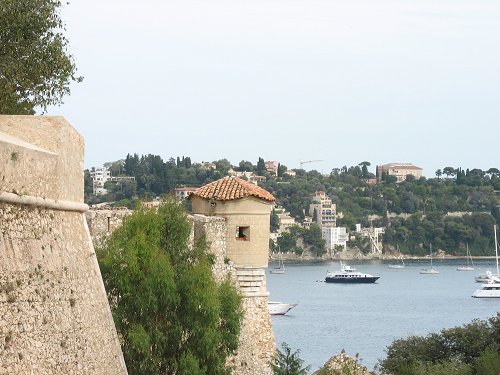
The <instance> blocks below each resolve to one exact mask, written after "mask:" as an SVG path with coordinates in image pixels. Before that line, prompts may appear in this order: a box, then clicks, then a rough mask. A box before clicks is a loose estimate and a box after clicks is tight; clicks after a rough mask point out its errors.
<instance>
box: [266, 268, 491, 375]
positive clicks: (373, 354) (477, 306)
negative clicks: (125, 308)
mask: <svg viewBox="0 0 500 375" xmlns="http://www.w3.org/2000/svg"><path fill="white" fill-rule="evenodd" d="M390 263H395V262H389V261H357V262H355V261H351V262H348V264H349V265H350V266H352V267H355V268H357V269H358V271H361V272H364V273H370V274H372V275H378V276H380V279H379V280H378V281H377V282H376V283H375V284H353V285H348V284H327V283H324V282H322V281H323V280H324V277H325V274H326V272H327V270H337V269H339V268H340V265H339V262H333V261H332V262H327V263H317V264H316V263H315V264H312V263H308V264H285V267H286V273H285V274H281V275H280V274H269V273H268V274H267V286H268V289H269V292H270V296H269V300H271V301H282V302H289V303H291V302H294V303H298V305H297V306H296V307H295V308H293V309H292V310H291V311H290V312H289V313H288V314H287V315H284V316H273V317H272V320H273V330H274V335H275V338H276V344H277V345H278V348H280V349H281V343H282V342H286V343H287V344H288V345H289V346H290V347H291V348H292V350H296V349H299V350H300V354H299V356H300V358H301V359H302V360H304V365H311V371H314V370H317V369H318V368H320V367H321V366H322V365H323V364H324V363H325V362H326V361H327V360H328V359H329V358H330V357H331V356H333V355H335V354H338V353H340V352H341V350H342V349H345V351H346V353H347V354H349V355H352V356H354V355H355V354H356V353H359V356H360V359H361V362H362V364H363V365H365V366H367V367H368V368H369V369H374V367H375V365H376V364H377V362H378V359H380V358H383V357H384V356H385V349H386V347H387V346H388V345H389V344H390V343H391V342H392V341H393V340H394V339H396V338H403V337H407V336H409V335H426V334H428V333H430V332H439V331H440V330H441V329H443V328H451V327H455V326H461V325H463V324H465V323H469V322H470V321H471V320H473V319H475V318H479V319H487V318H490V317H492V316H495V315H496V313H497V312H498V311H500V299H482V298H479V299H478V298H472V297H471V295H472V293H473V292H474V291H475V290H476V289H478V288H479V287H480V284H478V283H476V282H474V276H475V275H477V274H479V273H484V271H485V270H486V269H490V270H492V271H496V266H495V263H494V260H480V261H475V262H474V264H475V265H476V270H475V271H467V272H466V271H456V267H457V266H459V265H463V263H464V262H463V261H461V260H434V261H433V265H434V266H435V267H436V268H438V269H439V271H440V274H438V275H422V274H420V273H419V271H420V269H422V268H425V267H428V266H429V263H428V261H424V260H414V261H408V262H405V264H406V268H404V269H390V268H388V267H387V266H388V264H390ZM273 266H274V264H270V267H273Z"/></svg>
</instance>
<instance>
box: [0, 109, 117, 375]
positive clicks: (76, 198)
mask: <svg viewBox="0 0 500 375" xmlns="http://www.w3.org/2000/svg"><path fill="white" fill-rule="evenodd" d="M0 165H1V166H2V169H1V170H0V374H126V373H127V371H126V368H125V364H124V361H123V356H122V353H121V349H120V345H119V341H118V338H117V335H116V331H115V327H114V324H113V320H112V317H111V312H110V309H109V305H108V301H107V298H106V293H105V290H104V285H103V283H102V279H101V275H100V271H99V267H98V264H97V260H96V257H95V253H94V248H93V245H92V241H91V238H90V234H89V232H88V228H87V224H86V221H85V217H84V214H83V210H84V209H85V205H84V204H83V170H82V166H83V139H82V137H81V136H80V135H79V134H78V133H77V132H76V131H75V130H74V129H73V128H72V127H71V126H70V125H69V124H68V123H67V122H66V121H65V120H64V119H63V118H61V117H40V116H0ZM16 202H17V203H16Z"/></svg>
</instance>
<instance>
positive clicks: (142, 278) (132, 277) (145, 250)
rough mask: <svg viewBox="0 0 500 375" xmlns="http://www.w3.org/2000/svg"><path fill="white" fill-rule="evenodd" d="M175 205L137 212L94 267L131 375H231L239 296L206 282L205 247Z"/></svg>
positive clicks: (228, 287) (207, 256)
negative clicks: (229, 364)
mask: <svg viewBox="0 0 500 375" xmlns="http://www.w3.org/2000/svg"><path fill="white" fill-rule="evenodd" d="M190 232H191V225H190V223H189V221H188V219H187V214H186V212H185V211H184V209H183V207H182V206H181V205H179V204H177V202H176V201H175V200H174V199H169V200H167V201H165V203H164V204H163V205H161V206H160V207H159V208H158V211H155V210H154V209H146V208H143V207H142V208H139V209H137V210H136V211H135V212H134V214H133V215H132V216H130V217H128V218H127V219H126V220H125V221H124V223H123V225H122V227H120V228H119V229H117V230H116V231H115V232H113V234H112V235H111V237H110V239H109V240H108V241H107V242H106V243H105V245H104V246H103V248H101V249H99V250H98V252H97V254H98V260H99V264H100V267H101V271H102V277H103V280H104V284H105V286H106V290H107V293H108V298H109V301H110V306H111V309H112V312H113V318H114V321H115V325H116V329H117V331H118V334H119V335H120V337H121V338H122V349H123V354H124V357H125V362H126V364H127V368H128V371H129V373H131V374H186V375H187V374H214V375H215V374H224V375H226V374H229V373H230V370H229V369H227V368H226V367H225V364H226V358H227V357H228V355H230V354H232V353H234V352H235V351H236V349H237V345H238V337H239V332H240V325H241V320H242V316H243V315H242V308H241V296H240V295H239V294H238V293H237V291H236V289H235V288H234V286H232V284H231V283H230V282H229V280H227V281H224V282H222V283H221V284H217V283H216V282H215V281H214V279H213V277H212V271H211V268H212V263H213V256H212V255H211V254H209V253H208V251H207V244H206V242H205V241H204V239H200V240H198V241H196V243H195V244H194V246H193V248H190V247H189V246H188V244H189V234H190Z"/></svg>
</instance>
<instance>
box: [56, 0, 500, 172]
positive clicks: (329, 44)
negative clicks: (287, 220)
mask: <svg viewBox="0 0 500 375" xmlns="http://www.w3.org/2000/svg"><path fill="white" fill-rule="evenodd" d="M62 17H63V20H64V21H65V23H66V26H67V31H66V36H67V37H68V39H69V42H70V52H71V53H72V54H73V56H74V58H75V61H76V64H77V67H78V70H79V74H81V75H83V76H84V77H85V79H84V81H83V82H82V83H80V84H73V85H72V93H71V95H70V96H69V97H66V98H65V103H64V104H63V105H61V106H59V107H55V108H50V110H49V112H48V114H50V115H63V116H65V117H66V119H67V120H68V121H69V122H70V123H71V124H72V125H73V126H74V127H75V128H76V129H77V130H78V131H79V132H80V133H81V134H82V135H83V136H84V137H85V142H86V154H85V166H86V167H91V166H101V165H102V164H103V163H105V162H107V161H114V160H118V159H122V158H124V157H125V156H126V155H127V153H138V154H148V153H151V154H158V155H160V156H162V157H163V158H164V159H165V160H167V159H168V158H170V157H177V156H190V157H191V159H192V160H193V161H198V162H201V161H213V160H218V159H222V158H227V159H228V160H229V161H231V162H232V163H233V164H235V165H237V164H238V163H239V162H240V161H241V160H249V161H251V162H253V163H254V164H256V163H257V160H258V158H259V157H262V158H264V159H265V160H277V161H280V162H281V163H282V164H285V165H286V166H288V167H289V168H297V167H299V163H300V162H301V161H307V160H322V161H321V162H315V163H309V164H303V166H304V168H305V169H307V170H310V169H317V170H318V171H320V172H322V173H329V172H330V171H331V169H332V168H334V167H342V166H343V165H347V166H351V165H356V164H358V163H360V162H362V161H365V160H366V161H369V162H371V163H372V166H371V167H370V168H369V169H370V170H371V171H373V172H374V171H375V165H376V164H386V163H390V162H411V163H413V164H416V165H418V166H420V167H422V168H424V174H425V175H426V176H428V177H433V176H434V172H435V171H436V170H437V169H438V168H443V167H446V166H453V167H458V166H461V167H463V168H482V169H489V168H490V167H497V168H498V167H500V147H499V138H500V137H499V136H500V21H499V20H500V1H498V0H489V1H488V0H379V1H373V0H342V1H341V0H295V1H293V0H290V1H284V0H247V1H241V0H227V1H224V0H211V1H206V0H205V1H201V0H200V1H189V0H182V1H180V0H179V1H177V0H161V1H160V0H158V1H156V0H143V1H141V2H137V1H129V0H99V1H97V0H85V1H84V0H73V1H71V2H70V4H69V5H66V6H65V7H64V8H63V12H62Z"/></svg>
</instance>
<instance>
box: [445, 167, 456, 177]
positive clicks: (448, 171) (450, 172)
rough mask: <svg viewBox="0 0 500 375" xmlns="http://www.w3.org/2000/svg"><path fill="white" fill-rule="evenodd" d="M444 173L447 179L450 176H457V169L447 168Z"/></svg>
mask: <svg viewBox="0 0 500 375" xmlns="http://www.w3.org/2000/svg"><path fill="white" fill-rule="evenodd" d="M443 173H444V174H445V175H446V176H447V177H450V176H452V177H453V176H455V174H456V173H457V172H456V170H455V168H453V167H445V168H443Z"/></svg>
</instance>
